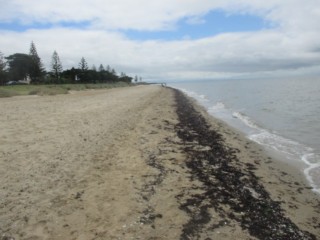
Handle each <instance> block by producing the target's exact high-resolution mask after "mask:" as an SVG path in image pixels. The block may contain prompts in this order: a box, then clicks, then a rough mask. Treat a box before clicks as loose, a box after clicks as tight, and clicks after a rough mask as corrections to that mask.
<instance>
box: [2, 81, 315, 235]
mask: <svg viewBox="0 0 320 240" xmlns="http://www.w3.org/2000/svg"><path fill="white" fill-rule="evenodd" d="M0 112H1V114H0V129H1V131H0V166H1V168H0V189H1V190H0V239H3V240H4V239H6V240H9V239H29V240H31V239H32V240H37V239H39V240H40V239H47V240H49V239H50V240H53V239H77V240H78V239H83V240H86V239H154V240H155V239H204V240H209V239H319V238H320V197H319V195H316V194H314V193H313V192H312V191H311V190H310V186H308V184H307V183H306V181H305V179H304V176H303V174H302V173H301V172H299V171H298V170H296V169H295V168H293V167H291V166H289V165H287V164H285V163H283V162H281V161H278V160H277V159H274V158H272V157H271V156H269V155H268V154H266V153H265V151H264V150H263V149H262V148H260V147H259V146H258V145H256V144H254V143H253V142H251V141H249V140H248V139H246V138H245V137H244V136H243V135H242V134H240V133H239V132H237V131H235V130H234V129H232V128H230V127H229V126H227V125H226V124H224V123H223V122H221V121H219V120H217V119H214V118H212V117H210V116H209V115H208V114H207V113H206V112H205V111H204V109H202V108H201V107H199V106H198V105H196V104H195V103H194V101H193V100H191V99H189V98H187V97H186V96H184V95H183V94H181V93H180V92H177V91H175V90H172V89H170V88H166V87H161V86H155V85H153V86H136V87H126V88H115V89H109V90H91V91H90V90H89V91H80V92H71V93H70V94H67V95H57V96H41V97H39V96H22V97H12V98H3V99H0Z"/></svg>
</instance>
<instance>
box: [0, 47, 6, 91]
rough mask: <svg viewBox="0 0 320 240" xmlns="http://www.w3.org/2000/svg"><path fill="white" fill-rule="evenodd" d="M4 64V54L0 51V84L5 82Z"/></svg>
mask: <svg viewBox="0 0 320 240" xmlns="http://www.w3.org/2000/svg"><path fill="white" fill-rule="evenodd" d="M6 66H7V63H6V61H5V58H4V55H3V53H2V52H0V85H3V84H5V81H6V75H7V73H6Z"/></svg>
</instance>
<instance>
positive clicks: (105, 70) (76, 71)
mask: <svg viewBox="0 0 320 240" xmlns="http://www.w3.org/2000/svg"><path fill="white" fill-rule="evenodd" d="M21 80H23V81H25V82H30V83H31V84H64V83H111V82H118V81H121V82H127V83H131V82H132V81H135V82H138V81H141V80H142V78H141V77H138V76H135V77H134V78H133V77H130V76H127V75H126V74H125V73H123V72H122V73H121V74H120V75H118V74H117V73H116V71H115V70H114V69H113V68H111V67H110V66H109V65H107V66H103V65H102V64H100V66H99V67H98V69H97V68H96V66H95V65H93V66H92V67H91V68H89V67H88V63H87V61H86V59H85V58H84V57H82V58H81V59H80V61H79V64H78V67H77V68H75V67H72V68H71V69H67V70H63V67H62V63H61V60H60V57H59V54H58V53H57V51H54V52H53V54H52V57H51V64H50V70H49V71H46V70H45V68H44V66H43V63H42V61H41V58H40V57H39V55H38V53H37V49H36V46H35V44H34V42H31V45H30V50H29V54H25V53H15V54H12V55H10V56H7V57H5V56H4V55H3V54H2V52H0V84H1V85H5V84H6V83H8V82H10V81H16V82H17V81H20V82H23V81H21Z"/></svg>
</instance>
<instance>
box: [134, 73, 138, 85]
mask: <svg viewBox="0 0 320 240" xmlns="http://www.w3.org/2000/svg"><path fill="white" fill-rule="evenodd" d="M134 81H135V82H136V83H137V82H138V76H137V75H136V76H135V77H134Z"/></svg>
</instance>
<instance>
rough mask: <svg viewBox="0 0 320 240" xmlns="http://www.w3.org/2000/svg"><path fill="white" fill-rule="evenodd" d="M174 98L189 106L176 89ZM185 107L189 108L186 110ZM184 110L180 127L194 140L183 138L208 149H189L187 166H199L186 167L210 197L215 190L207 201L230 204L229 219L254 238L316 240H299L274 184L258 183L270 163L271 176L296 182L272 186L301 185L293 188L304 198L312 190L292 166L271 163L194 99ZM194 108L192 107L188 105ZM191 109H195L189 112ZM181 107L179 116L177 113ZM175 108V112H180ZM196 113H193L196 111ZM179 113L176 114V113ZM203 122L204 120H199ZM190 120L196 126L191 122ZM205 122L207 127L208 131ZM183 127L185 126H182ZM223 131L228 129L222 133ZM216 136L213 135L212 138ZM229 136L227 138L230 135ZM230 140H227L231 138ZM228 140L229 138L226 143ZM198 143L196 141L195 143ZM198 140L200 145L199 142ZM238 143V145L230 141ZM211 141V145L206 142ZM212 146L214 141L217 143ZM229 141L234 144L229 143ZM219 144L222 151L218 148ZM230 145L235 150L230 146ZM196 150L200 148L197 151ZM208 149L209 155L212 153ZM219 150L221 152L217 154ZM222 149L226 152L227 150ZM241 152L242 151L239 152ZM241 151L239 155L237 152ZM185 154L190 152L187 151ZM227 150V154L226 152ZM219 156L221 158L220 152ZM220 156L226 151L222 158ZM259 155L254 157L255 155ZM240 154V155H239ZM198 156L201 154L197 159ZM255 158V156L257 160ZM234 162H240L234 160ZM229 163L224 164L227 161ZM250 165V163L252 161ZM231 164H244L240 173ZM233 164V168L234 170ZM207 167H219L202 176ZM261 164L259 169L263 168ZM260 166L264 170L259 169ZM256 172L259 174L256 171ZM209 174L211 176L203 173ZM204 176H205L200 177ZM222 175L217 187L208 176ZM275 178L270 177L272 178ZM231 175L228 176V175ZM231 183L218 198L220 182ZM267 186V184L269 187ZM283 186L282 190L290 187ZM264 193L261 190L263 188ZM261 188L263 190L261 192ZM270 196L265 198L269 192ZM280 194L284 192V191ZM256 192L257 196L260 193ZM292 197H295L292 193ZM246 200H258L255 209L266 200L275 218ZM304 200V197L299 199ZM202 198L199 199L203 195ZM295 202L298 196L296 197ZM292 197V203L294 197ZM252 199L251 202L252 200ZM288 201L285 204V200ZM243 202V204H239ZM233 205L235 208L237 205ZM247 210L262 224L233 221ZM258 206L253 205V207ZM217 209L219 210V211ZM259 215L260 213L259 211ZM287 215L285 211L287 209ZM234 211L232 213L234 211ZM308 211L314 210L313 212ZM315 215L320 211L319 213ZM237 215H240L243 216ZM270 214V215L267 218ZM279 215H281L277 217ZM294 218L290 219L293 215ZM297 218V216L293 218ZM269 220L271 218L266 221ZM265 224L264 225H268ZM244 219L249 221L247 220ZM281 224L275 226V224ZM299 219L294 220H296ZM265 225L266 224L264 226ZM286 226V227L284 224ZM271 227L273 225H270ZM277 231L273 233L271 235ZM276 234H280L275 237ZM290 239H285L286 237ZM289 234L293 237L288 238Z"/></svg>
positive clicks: (308, 236)
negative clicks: (202, 142)
mask: <svg viewBox="0 0 320 240" xmlns="http://www.w3.org/2000/svg"><path fill="white" fill-rule="evenodd" d="M176 94H177V95H178V97H176V98H177V99H178V101H179V98H180V102H182V104H183V102H186V101H188V100H187V98H188V97H186V96H183V95H184V94H183V93H181V91H178V90H176ZM188 104H189V106H188ZM185 105H186V106H184V107H185V108H187V109H188V108H189V109H188V110H185V111H186V112H185V113H182V114H180V115H182V118H183V117H184V118H185V121H186V122H185V123H184V125H188V126H191V129H192V130H191V132H195V134H194V136H192V135H193V134H191V136H190V130H189V133H188V130H187V133H185V134H186V135H187V136H184V138H189V139H191V141H196V142H199V141H205V143H204V144H201V145H204V146H203V147H204V148H206V146H208V145H209V146H210V145H211V147H209V149H208V150H207V149H206V150H205V151H204V150H202V149H201V150H200V151H197V150H191V151H190V152H191V159H193V160H191V161H194V159H197V158H200V160H199V159H197V164H199V165H201V166H200V167H199V166H195V165H196V164H195V163H193V162H190V164H191V166H190V168H192V169H193V170H192V171H194V172H195V173H196V174H198V175H199V174H200V176H201V178H202V179H203V182H205V183H206V184H207V187H208V190H207V192H211V191H214V194H213V195H212V196H208V197H207V198H209V199H210V198H211V199H215V200H214V201H216V200H217V198H222V199H223V200H222V202H223V203H224V204H226V202H227V205H230V208H231V209H233V212H232V213H231V218H234V219H236V220H237V221H239V222H241V226H242V227H244V228H246V229H248V230H249V232H250V233H251V235H254V236H255V237H257V238H263V239H265V238H267V239H269V238H270V239H275V238H276V239H282V238H287V239H316V237H315V236H312V234H311V235H308V233H307V235H306V236H303V235H302V234H301V232H299V231H300V230H299V229H298V228H297V226H296V225H295V224H294V223H293V222H291V220H289V219H288V218H286V217H285V215H286V214H287V213H285V211H284V210H283V209H281V208H282V207H284V208H287V206H280V204H279V202H280V201H281V202H282V203H285V201H284V199H285V197H284V198H283V197H282V196H281V194H280V192H281V191H279V189H278V190H276V191H275V190H274V189H272V188H273V187H272V185H273V184H275V183H271V182H270V181H269V182H265V181H262V179H263V178H266V177H267V176H268V173H267V174H266V169H265V167H266V166H268V164H271V163H272V164H271V165H273V166H271V165H270V166H268V168H269V171H270V170H272V171H279V173H280V174H281V175H282V176H287V175H292V176H293V178H292V179H295V180H296V182H294V183H290V182H285V180H282V179H281V178H280V177H279V178H278V179H274V180H275V181H282V183H284V184H288V186H289V187H290V188H291V187H292V188H295V187H294V186H292V185H296V186H300V182H301V183H302V184H301V185H302V186H303V187H299V188H297V191H298V192H299V193H300V194H301V193H302V191H303V190H304V193H307V194H308V191H309V190H310V187H307V186H306V183H307V181H306V179H304V178H302V177H303V176H302V174H301V173H300V174H299V173H298V170H297V169H295V168H293V167H292V166H290V167H289V168H288V166H289V165H287V164H284V163H282V162H277V161H279V160H277V159H273V158H271V157H270V156H269V155H268V154H267V153H266V151H264V150H262V148H261V147H260V146H258V145H257V144H256V143H253V142H252V141H251V140H248V139H246V138H245V136H244V135H243V134H242V133H240V132H238V131H236V130H235V129H233V128H231V127H230V126H228V125H226V124H225V123H224V122H220V120H217V119H214V118H213V117H212V116H211V115H209V114H208V113H207V112H206V111H205V109H203V108H202V107H201V106H199V105H197V103H196V102H195V101H194V100H193V99H191V100H190V99H189V103H185ZM192 105H193V106H192ZM193 107H194V109H193ZM181 108H183V107H181V106H180V111H183V110H181ZM178 109H179V107H178ZM195 109H196V110H195ZM178 111H179V110H178ZM189 118H193V119H194V120H191V122H190V119H189ZM201 118H203V119H201ZM192 121H194V122H193V123H192ZM208 122H209V124H210V125H209V126H206V125H207V124H208ZM213 125H216V127H214V128H213V132H210V129H211V128H212V126H213ZM200 126H206V127H205V129H201V127H200ZM217 126H218V129H219V128H220V129H223V132H220V131H219V130H218V131H217ZM182 128H183V127H182ZM194 129H198V132H197V131H195V130H194ZM226 129H227V130H226ZM206 134H209V136H206ZM212 134H213V135H214V136H211V138H210V135H212ZM228 135H229V136H228ZM230 135H231V136H230ZM230 137H231V138H230ZM203 138H209V139H207V140H203ZM195 139H196V140H195ZM201 139H202V140H201ZM235 139H236V141H234V140H235ZM208 141H209V142H208ZM215 141H216V142H215ZM212 142H214V143H215V144H214V146H212ZM231 142H232V143H231ZM244 142H245V143H246V145H245V146H244V148H245V149H246V150H248V149H250V148H252V149H250V150H251V153H254V154H253V155H252V156H249V161H248V162H245V161H244V160H245V157H247V158H248V156H244V155H246V154H247V153H245V154H244V155H243V154H241V151H243V146H239V145H238V146H236V145H237V144H243V143H244ZM219 145H220V146H219ZM232 145H235V146H233V147H232ZM197 147H199V146H197ZM210 148H211V150H210ZM214 148H217V149H218V150H216V151H217V152H218V153H216V154H214V153H213V152H214V151H215V150H214ZM219 148H220V149H219ZM225 148H226V149H227V150H225ZM241 148H242V149H241ZM240 149H241V150H240ZM187 151H188V150H187ZM228 151H229V152H228ZM219 152H222V153H219ZM223 152H225V153H224V154H223ZM257 152H258V154H257ZM237 153H238V154H237ZM221 154H222V155H224V156H223V158H225V159H223V158H222V159H219V158H221V156H220V155H221ZM199 155H203V156H200V157H199ZM255 155H256V156H255ZM237 157H238V159H237ZM252 157H254V158H256V159H254V160H253V159H250V158H252ZM230 158H231V160H228V159H230ZM257 158H265V159H259V160H258V159H257ZM226 160H227V161H229V162H230V165H231V166H229V165H228V163H226V162H225V161H226ZM252 160H253V161H252ZM261 160H262V161H264V164H262V163H261V162H262V161H261ZM203 161H207V163H206V164H204V163H203ZM231 161H240V165H246V166H245V167H244V168H243V166H237V165H238V163H236V164H235V163H232V162H231ZM234 164H235V165H234ZM208 165H213V166H216V165H218V166H219V167H218V168H216V167H213V170H212V169H211V171H210V167H208V169H207V170H205V171H204V169H203V168H205V167H207V166H208ZM262 165H263V166H262ZM221 166H223V167H222V168H226V169H220V168H221ZM261 167H263V168H261ZM259 168H260V169H259ZM208 171H209V174H208V173H207V172H208ZM203 172H205V173H203ZM220 172H227V174H226V175H224V174H222V176H219V177H218V181H220V184H218V183H216V181H217V179H214V180H212V179H211V178H212V176H213V175H214V176H215V178H217V177H216V174H218V175H220V174H221V173H220ZM273 174H274V173H273ZM228 175H231V176H228ZM249 176H250V177H252V179H251V180H253V181H254V183H251V184H250V183H248V179H247V178H250V177H249ZM241 178H245V181H244V182H242V180H241ZM227 179H230V182H229V183H227V185H226V187H227V188H230V187H231V186H232V184H234V186H233V187H231V189H230V190H227V191H226V189H225V188H222V190H221V193H220V194H218V193H217V190H218V192H219V190H220V187H221V185H222V183H223V181H225V180H227ZM270 183H271V184H270ZM288 186H286V187H288ZM211 187H213V189H214V190H213V189H210V188H211ZM264 188H265V189H264ZM280 188H285V187H284V186H281V187H280ZM262 189H264V190H262ZM237 191H240V193H238V195H237V193H236V192H237ZM243 191H247V192H246V193H243ZM260 191H262V192H263V193H261V192H260ZM268 191H270V192H272V193H270V194H269V192H268ZM282 191H283V189H282ZM259 192H260V193H259ZM292 193H293V192H292ZM242 194H244V195H246V196H245V197H244V199H245V200H239V198H241V197H243V196H241V195H242ZM309 194H310V195H311V198H314V199H317V200H318V201H317V202H318V204H319V198H318V196H317V195H316V194H315V193H313V192H311V191H310V192H309ZM248 195H249V196H250V195H251V196H250V198H253V199H255V200H257V201H258V202H259V203H258V205H260V204H261V202H262V200H267V199H268V198H269V200H267V203H264V204H262V205H264V207H265V206H268V205H269V206H268V207H267V208H269V209H272V208H275V209H273V210H270V214H271V212H272V213H276V215H274V216H264V217H262V216H263V215H264V214H265V212H264V210H263V211H262V212H255V211H256V210H257V209H255V210H254V211H253V212H252V209H251V206H252V205H256V204H254V203H252V202H251V203H248V202H246V203H243V201H247V200H248V199H247V198H248ZM303 195H304V194H303ZM312 195H314V196H312ZM202 197H203V196H202ZM295 197H296V196H295ZM295 197H293V199H294V198H295ZM225 198H231V200H230V202H228V201H227V200H225ZM272 198H276V199H278V201H274V200H273V199H272ZM251 200H252V199H251ZM287 200H288V199H287ZM241 202H242V203H241ZM235 203H236V204H235ZM212 204H213V205H216V204H217V203H215V202H214V203H212ZM239 204H240V205H242V207H240V208H239ZM246 205H248V206H247V207H248V208H250V210H247V213H248V214H250V213H254V214H257V215H258V216H259V217H261V218H262V219H263V220H262V222H260V221H261V219H258V218H257V219H255V220H253V219H251V220H249V221H248V222H247V221H245V223H243V222H242V220H243V219H246V218H248V216H246V217H245V216H240V217H239V216H236V217H235V216H234V215H235V212H241V214H243V212H245V210H244V209H243V208H245V207H244V206H246ZM281 205H285V204H281ZM256 206H257V205H256ZM215 208H218V207H217V206H216V207H215ZM289 208H297V206H296V205H294V204H292V203H291V206H289ZM253 209H254V208H253ZM260 210H261V209H260ZM287 210H288V209H287ZM234 211H235V212H234ZM311 211H312V210H311ZM318 213H319V212H318ZM241 214H240V215H241ZM268 214H269V213H268ZM278 214H280V215H278ZM252 217H253V218H255V217H257V216H252ZM292 217H294V216H292ZM295 217H297V216H295ZM249 218H250V217H249ZM268 218H269V219H268ZM267 219H268V220H267ZM246 220H247V219H246ZM279 220H280V222H282V223H279V222H277V221H279ZM295 220H297V219H295ZM265 221H266V222H265ZM284 222H286V223H284ZM274 224H275V225H274ZM286 224H288V225H289V226H288V225H287V226H285V225H286ZM279 225H282V226H285V229H287V230H289V231H290V233H288V232H287V233H285V231H284V229H282V230H281V229H277V226H279ZM257 226H260V227H259V228H257V229H256V227H257ZM293 226H294V227H295V228H296V230H295V231H297V232H296V233H293V232H294V231H293V229H292V228H293ZM264 227H265V228H267V229H265V231H266V232H264V233H262V232H263V231H264V230H263V228H264ZM273 231H275V232H273ZM277 234H279V235H278V236H277ZM287 234H288V235H287ZM290 234H292V235H290Z"/></svg>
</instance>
